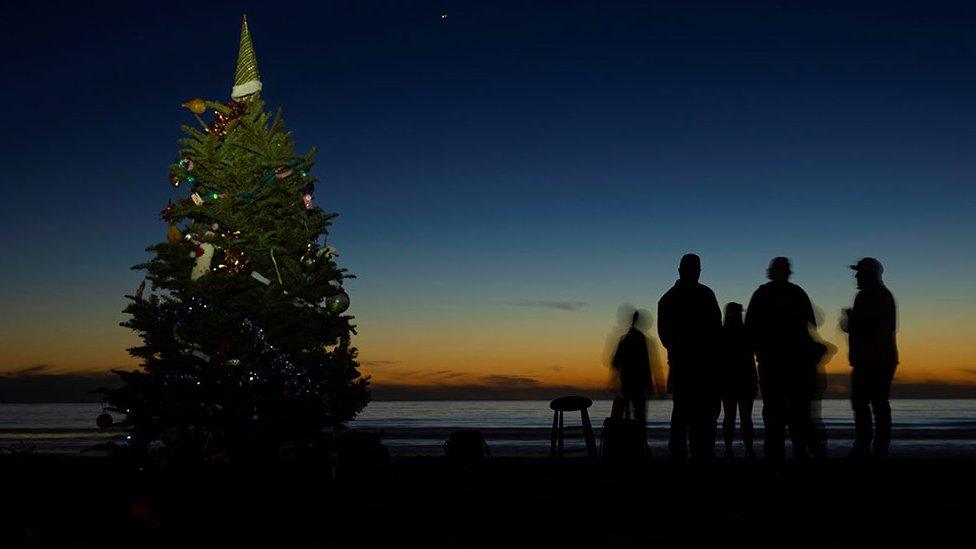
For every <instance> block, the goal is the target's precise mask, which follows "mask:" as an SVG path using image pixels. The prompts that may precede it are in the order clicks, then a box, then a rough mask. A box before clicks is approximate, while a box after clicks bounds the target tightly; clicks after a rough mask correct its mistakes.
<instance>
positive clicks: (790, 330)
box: [746, 257, 823, 459]
mask: <svg viewBox="0 0 976 549" xmlns="http://www.w3.org/2000/svg"><path fill="white" fill-rule="evenodd" d="M766 274H767V276H768V277H769V282H767V283H766V284H763V285H762V286H760V287H759V289H757V290H756V291H755V293H753V294H752V299H751V300H750V301H749V309H748V310H747V311H746V329H747V330H748V331H749V334H750V336H751V337H752V341H753V345H754V346H755V349H756V358H758V360H759V385H760V389H761V391H762V398H763V411H762V416H763V423H764V427H765V440H764V442H763V452H764V453H765V454H766V457H767V458H770V459H782V458H783V457H784V455H785V431H786V426H787V424H788V425H789V428H790V440H791V441H792V442H793V456H794V457H798V458H803V457H807V450H808V446H809V445H810V443H811V441H812V439H813V438H814V428H813V420H812V418H811V415H810V413H811V403H812V401H813V397H814V394H815V392H816V383H817V378H816V376H817V363H818V362H819V361H820V357H821V356H822V354H823V353H822V351H821V353H820V355H819V356H816V358H814V356H813V355H814V354H815V352H816V348H817V347H816V345H815V342H814V341H813V338H812V337H811V335H810V327H811V326H816V322H817V321H816V317H815V316H814V312H813V304H811V303H810V298H809V297H807V294H806V292H804V291H803V289H802V288H800V287H799V286H797V285H796V284H793V283H792V282H790V281H789V277H790V275H791V274H792V270H791V268H790V260H789V259H787V258H785V257H777V258H774V259H773V260H772V261H771V262H770V263H769V269H768V270H767V273H766Z"/></svg>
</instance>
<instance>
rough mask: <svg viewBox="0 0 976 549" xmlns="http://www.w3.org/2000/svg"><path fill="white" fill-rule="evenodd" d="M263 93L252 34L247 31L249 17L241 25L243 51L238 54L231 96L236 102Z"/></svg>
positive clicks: (245, 17)
mask: <svg viewBox="0 0 976 549" xmlns="http://www.w3.org/2000/svg"><path fill="white" fill-rule="evenodd" d="M259 91H261V80H260V77H259V76H258V59H257V57H255V55H254V44H252V43H251V33H250V32H249V31H248V30H247V16H246V15H245V16H244V22H243V23H241V49H240V52H238V54H237V74H235V75H234V88H233V89H231V92H230V96H231V98H233V99H234V100H235V101H236V100H239V99H242V98H244V97H247V96H249V95H253V94H255V93H257V92H259Z"/></svg>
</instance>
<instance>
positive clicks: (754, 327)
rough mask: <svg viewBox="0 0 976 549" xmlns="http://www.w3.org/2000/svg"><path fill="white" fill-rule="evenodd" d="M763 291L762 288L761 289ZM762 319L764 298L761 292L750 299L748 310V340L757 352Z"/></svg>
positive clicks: (746, 325)
mask: <svg viewBox="0 0 976 549" xmlns="http://www.w3.org/2000/svg"><path fill="white" fill-rule="evenodd" d="M760 289H761V288H760ZM761 318H762V297H761V295H760V292H759V290H756V291H755V292H753V293H752V297H751V298H749V307H748V308H747V309H746V318H745V321H744V323H745V328H746V338H748V340H749V345H750V346H751V348H752V350H753V351H755V350H756V349H758V348H759V345H758V344H759V322H760V319H761Z"/></svg>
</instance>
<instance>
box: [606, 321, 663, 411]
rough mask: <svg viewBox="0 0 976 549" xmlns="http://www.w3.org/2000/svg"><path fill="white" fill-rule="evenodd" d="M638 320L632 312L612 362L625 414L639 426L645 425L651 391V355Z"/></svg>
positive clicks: (652, 384) (652, 385)
mask: <svg viewBox="0 0 976 549" xmlns="http://www.w3.org/2000/svg"><path fill="white" fill-rule="evenodd" d="M640 320H641V315H640V313H639V312H638V311H634V313H633V316H632V318H631V322H630V329H628V330H627V333H626V334H624V336H623V337H621V338H620V342H619V343H618V344H617V350H616V351H615V352H614V353H613V360H612V361H611V365H612V367H613V369H614V370H615V371H616V372H617V375H618V377H619V378H620V395H621V396H622V397H623V399H624V417H628V418H633V419H634V420H635V421H637V423H638V424H640V426H641V429H642V430H645V429H646V428H647V397H648V396H649V395H650V394H651V393H652V392H653V390H654V383H653V380H652V378H651V358H650V354H649V353H648V351H647V348H648V345H647V338H646V337H645V336H644V333H643V332H641V331H640V330H639V329H638V328H637V326H638V322H639V321H640Z"/></svg>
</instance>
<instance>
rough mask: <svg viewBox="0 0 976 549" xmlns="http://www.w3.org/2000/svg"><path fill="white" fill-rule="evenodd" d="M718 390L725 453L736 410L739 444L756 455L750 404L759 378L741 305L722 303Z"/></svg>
mask: <svg viewBox="0 0 976 549" xmlns="http://www.w3.org/2000/svg"><path fill="white" fill-rule="evenodd" d="M718 367H719V371H718V374H719V375H718V379H719V386H718V393H719V396H720V397H721V398H722V407H723V409H724V417H723V419H722V435H723V438H724V439H725V455H726V456H727V457H732V454H733V452H732V442H733V440H734V439H735V413H736V410H738V412H739V423H740V425H741V428H740V430H741V433H742V443H743V444H744V445H745V449H746V455H747V456H749V457H752V456H754V455H755V453H754V451H753V447H752V440H753V430H752V404H753V401H755V399H756V393H757V391H758V387H759V378H758V375H757V374H756V361H755V358H754V357H753V349H752V342H751V341H750V340H749V337H748V335H747V332H746V328H745V324H744V323H743V320H742V304H740V303H729V304H727V305H726V306H725V324H724V325H723V326H722V355H721V357H720V359H719V365H718Z"/></svg>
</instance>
